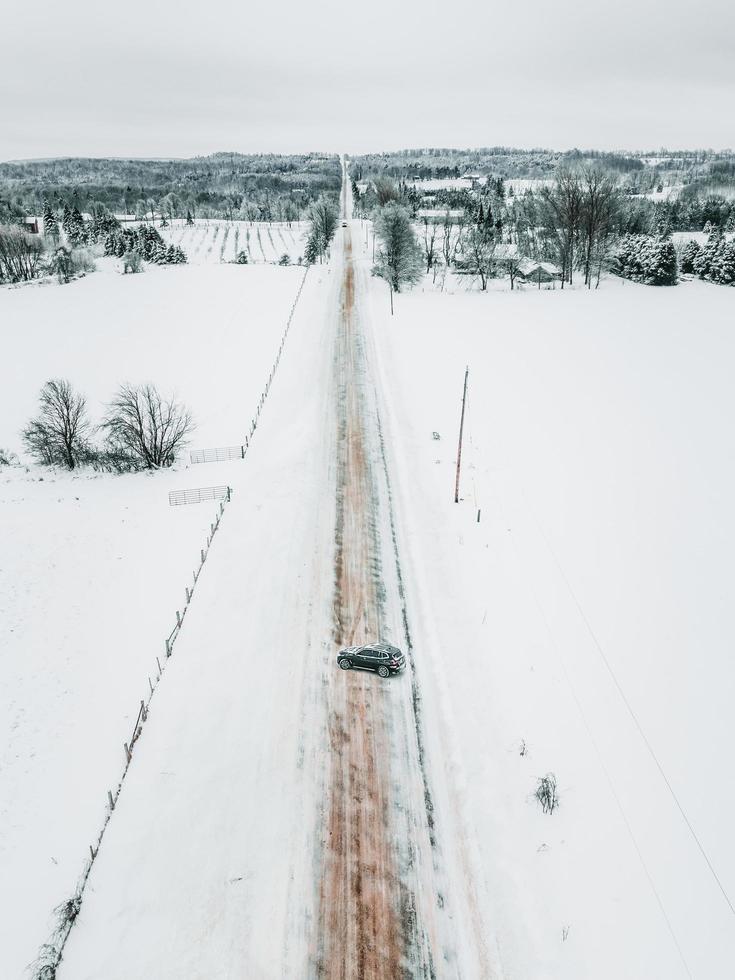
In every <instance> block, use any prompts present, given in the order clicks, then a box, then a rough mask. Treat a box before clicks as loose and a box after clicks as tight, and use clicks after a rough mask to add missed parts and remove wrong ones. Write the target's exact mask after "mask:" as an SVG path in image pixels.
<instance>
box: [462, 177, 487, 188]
mask: <svg viewBox="0 0 735 980" xmlns="http://www.w3.org/2000/svg"><path fill="white" fill-rule="evenodd" d="M462 180H469V182H470V187H471V188H472V190H473V191H474V190H477V188H478V187H479V186H480V184H482V183H485V182H484V181H483V179H482V175H481V174H462Z"/></svg>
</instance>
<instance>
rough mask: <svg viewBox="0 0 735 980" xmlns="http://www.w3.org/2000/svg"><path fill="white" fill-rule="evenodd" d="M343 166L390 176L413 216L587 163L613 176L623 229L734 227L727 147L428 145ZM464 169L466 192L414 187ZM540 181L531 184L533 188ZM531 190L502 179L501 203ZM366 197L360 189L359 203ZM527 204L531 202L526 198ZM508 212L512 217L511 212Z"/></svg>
mask: <svg viewBox="0 0 735 980" xmlns="http://www.w3.org/2000/svg"><path fill="white" fill-rule="evenodd" d="M351 164H352V165H351V175H352V177H353V179H354V180H355V181H356V183H357V184H363V185H365V184H368V185H372V184H373V183H374V182H375V181H376V180H378V181H379V180H381V179H390V180H393V181H395V182H396V183H397V184H398V186H399V187H400V188H401V194H402V197H403V200H404V202H405V203H406V204H407V205H408V206H409V207H410V208H411V209H412V210H413V212H414V214H415V213H416V212H417V211H418V210H419V209H421V208H425V207H431V208H436V209H442V208H451V209H462V210H464V211H466V212H467V213H468V214H471V213H473V211H475V210H476V209H477V207H478V204H479V201H480V200H481V199H482V198H484V197H486V196H487V195H488V194H489V193H491V192H492V189H493V188H494V187H495V186H496V185H497V183H498V182H499V181H500V182H511V181H514V180H515V181H518V180H523V181H539V182H543V181H547V182H550V181H552V180H553V178H555V176H556V175H557V174H558V173H559V172H560V171H565V170H572V171H574V170H579V169H584V168H586V167H587V168H588V167H594V168H596V169H598V170H600V171H601V172H603V173H606V174H609V175H611V177H613V178H614V179H615V184H616V187H617V190H618V191H619V193H620V195H621V197H622V199H623V201H624V202H627V205H626V206H625V207H622V208H621V209H620V220H621V228H620V230H621V231H623V232H629V233H649V232H653V231H655V230H656V229H658V228H661V227H668V228H669V229H671V230H673V231H702V230H703V229H704V228H705V227H709V226H712V227H718V228H722V229H724V230H727V231H731V230H733V228H735V154H734V153H732V152H731V151H722V152H715V151H713V150H678V151H669V150H656V151H646V152H643V153H635V154H632V153H631V154H622V153H611V152H606V151H599V150H578V149H574V150H568V151H566V152H564V153H561V152H555V151H551V150H544V149H532V150H519V149H513V148H511V147H503V146H499V147H485V148H481V149H473V150H457V149H446V148H430V149H423V150H399V151H396V152H391V153H372V154H366V155H363V156H358V157H354V158H353V159H352V161H351ZM466 174H467V175H475V176H477V177H479V178H480V181H479V182H478V184H477V185H476V186H475V187H474V188H473V189H469V188H468V187H461V186H460V187H448V186H440V187H432V188H431V190H428V191H425V190H424V189H423V188H422V186H421V182H422V181H425V180H456V179H458V178H461V177H463V176H464V175H466ZM485 181H486V182H485ZM541 186H543V185H542V184H541V183H539V185H537V187H536V190H537V189H538V188H539V187H541ZM536 190H534V186H533V185H531V186H529V187H526V188H524V189H521V190H515V191H514V189H513V186H512V184H511V183H509V185H508V188H507V197H508V205H507V207H510V202H511V199H513V198H514V197H515V199H516V202H517V203H516V208H515V210H517V209H518V208H519V207H520V205H521V200H520V199H521V198H522V197H523V196H524V195H532V194H534V193H535V192H536ZM503 195H504V196H505V191H504V192H503ZM369 197H370V195H369V194H368V200H367V201H366V204H369ZM527 207H531V202H530V200H529V202H527ZM509 217H511V219H512V215H510V216H509Z"/></svg>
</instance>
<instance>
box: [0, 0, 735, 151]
mask: <svg viewBox="0 0 735 980" xmlns="http://www.w3.org/2000/svg"><path fill="white" fill-rule="evenodd" d="M4 8H5V9H4V10H3V13H2V18H1V23H2V34H3V42H2V45H0V159H2V160H9V159H21V158H28V157H50V156H62V155H64V156H66V155H72V156H87V155H88V156H107V155H110V156H167V155H168V156H189V155H193V154H198V153H210V152H213V151H215V150H239V151H242V152H258V151H263V152H265V151H299V150H311V149H314V150H335V151H345V152H348V153H349V152H353V153H356V152H363V151H368V150H381V149H393V148H399V147H417V146H492V145H497V144H504V145H514V146H521V147H528V146H546V147H551V148H558V149H566V148H569V147H572V146H579V147H599V148H620V149H635V148H658V147H660V146H667V147H669V148H682V147H694V146H703V147H714V148H723V147H732V146H735V113H733V107H734V106H735V72H734V71H733V63H734V62H735V3H732V2H731V0H702V2H700V3H691V2H688V0H687V2H685V0H615V2H612V3H611V2H609V0H606V2H604V3H603V2H600V0H553V2H549V0H525V2H522V0H516V2H515V3H507V2H506V3H502V4H501V3H498V2H497V0H471V2H469V3H468V2H464V3H452V2H443V3H439V2H437V0H423V2H421V3H417V2H414V0H408V2H406V0H373V2H371V3H362V4H346V3H338V2H337V0H316V2H315V3H311V4H310V3H308V2H306V0H258V2H257V3H254V2H253V0H239V2H229V3H226V2H223V0H125V2H123V3H119V4H117V3H105V2H104V0H66V2H58V0H56V2H53V3H51V2H49V0H37V2H35V3H33V4H30V3H26V2H21V0H5V3H4Z"/></svg>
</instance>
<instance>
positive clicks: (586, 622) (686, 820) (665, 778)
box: [529, 508, 735, 915]
mask: <svg viewBox="0 0 735 980" xmlns="http://www.w3.org/2000/svg"><path fill="white" fill-rule="evenodd" d="M529 509H530V510H531V513H532V514H533V518H534V521H535V522H536V526H537V527H538V529H539V531H540V532H541V536H542V537H543V539H544V541H545V542H546V547H547V548H548V549H549V552H550V554H551V556H552V558H553V559H554V562H555V563H556V567H557V568H558V569H559V574H560V575H561V577H562V579H563V581H564V584H565V585H566V587H567V589H568V590H569V594H570V595H571V597H572V599H573V601H574V604H575V605H576V607H577V610H578V611H579V615H580V616H581V617H582V621H583V623H584V625H585V627H586V628H587V632H588V633H589V635H590V636H591V637H592V642H593V643H594V645H595V647H596V649H597V652H598V653H599V654H600V657H601V658H602V661H603V663H604V664H605V667H606V668H607V671H608V673H609V674H610V677H611V678H612V681H613V683H614V684H615V687H616V689H617V692H618V694H619V695H620V698H621V700H622V702H623V704H624V705H625V707H626V709H627V711H628V714H629V715H630V717H631V718H632V720H633V724H634V725H635V727H636V728H637V730H638V734H639V735H640V736H641V738H642V739H643V744H644V745H645V746H646V748H647V750H648V753H649V755H650V756H651V758H652V759H653V762H654V764H655V766H656V768H657V769H658V771H659V774H660V775H661V778H662V779H663V781H664V783H665V784H666V788H667V789H668V791H669V794H670V795H671V798H672V800H673V801H674V803H675V804H676V808H677V809H678V811H679V813H680V814H681V817H682V819H683V820H684V823H685V824H686V826H687V828H688V830H689V833H690V835H691V837H692V840H693V841H694V842H695V844H696V845H697V848H698V849H699V852H700V854H701V855H702V857H703V858H704V860H705V862H706V864H707V867H708V868H709V870H710V873H711V875H712V877H713V878H714V880H715V882H716V883H717V887H718V888H719V890H720V891H721V892H722V896H723V898H724V899H725V901H726V902H727V904H728V906H729V908H730V911H731V912H732V913H733V915H735V906H734V905H733V903H732V902H731V901H730V896H729V895H728V894H727V891H726V890H725V886H724V885H723V884H722V881H721V880H720V876H719V875H718V874H717V871H716V870H715V867H714V865H713V864H712V862H711V861H710V859H709V856H708V854H707V852H706V851H705V849H704V846H703V844H702V842H701V841H700V839H699V837H698V836H697V833H696V831H695V829H694V827H693V826H692V822H691V820H690V819H689V817H688V816H687V814H686V812H685V810H684V807H683V806H682V804H681V802H680V800H679V797H678V796H677V795H676V791H675V790H674V787H673V786H672V785H671V782H670V780H669V777H668V776H667V775H666V773H665V771H664V768H663V766H662V765H661V763H660V762H659V759H658V756H657V755H656V753H655V751H654V749H653V746H652V745H651V743H650V742H649V741H648V738H647V736H646V733H645V732H644V731H643V726H642V725H641V723H640V721H639V720H638V717H637V715H636V713H635V711H633V708H632V706H631V704H630V702H629V701H628V698H627V697H626V695H625V691H624V690H623V688H622V685H621V684H620V681H619V680H618V678H617V676H616V674H615V671H614V670H613V668H612V666H611V664H610V661H609V660H608V659H607V657H606V656H605V651H604V650H603V649H602V644H601V643H600V641H599V640H598V639H597V636H596V634H595V631H594V630H593V629H592V625H591V623H590V621H589V619H587V616H586V614H585V611H584V609H583V608H582V604H581V603H580V601H579V599H578V598H577V595H576V593H575V591H574V589H573V588H572V586H571V584H570V582H569V579H568V578H567V576H566V574H565V572H564V569H563V568H562V565H561V562H560V561H559V559H558V557H557V555H556V552H555V551H554V549H553V548H552V546H551V542H550V541H549V539H548V537H547V536H546V533H545V532H544V529H543V528H542V527H541V524H540V522H539V520H538V518H537V517H536V514H535V512H534V511H533V509H532V508H529Z"/></svg>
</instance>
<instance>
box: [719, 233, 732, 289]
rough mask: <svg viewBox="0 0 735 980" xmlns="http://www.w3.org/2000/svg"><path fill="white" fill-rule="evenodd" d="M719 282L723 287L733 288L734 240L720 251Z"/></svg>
mask: <svg viewBox="0 0 735 980" xmlns="http://www.w3.org/2000/svg"><path fill="white" fill-rule="evenodd" d="M719 281H720V282H721V283H722V285H723V286H735V239H733V240H732V241H729V242H727V243H726V245H725V246H724V248H723V250H722V261H721V265H720V280H719Z"/></svg>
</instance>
